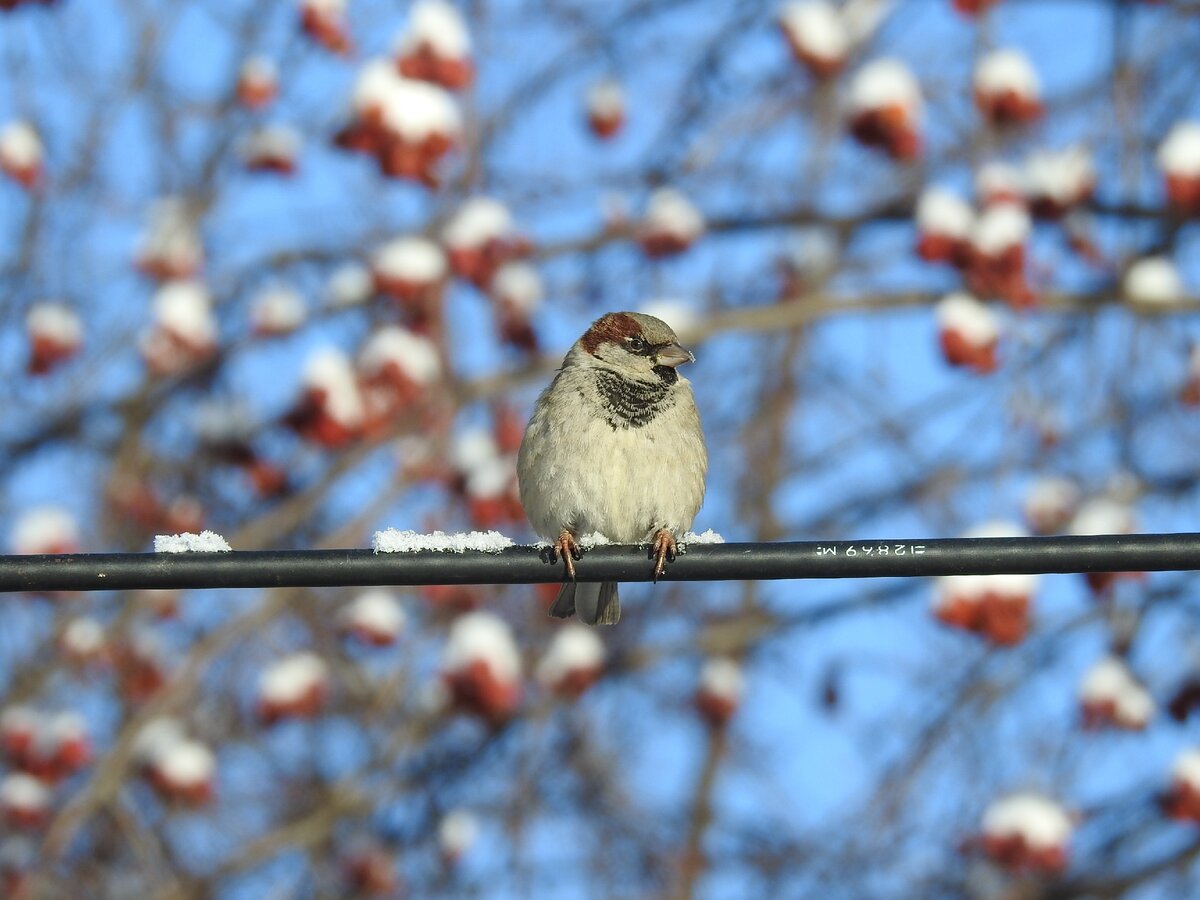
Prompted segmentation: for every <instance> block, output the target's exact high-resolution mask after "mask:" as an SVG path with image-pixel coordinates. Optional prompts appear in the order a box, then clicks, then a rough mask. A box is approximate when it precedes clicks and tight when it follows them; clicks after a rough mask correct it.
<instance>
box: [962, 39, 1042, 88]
mask: <svg viewBox="0 0 1200 900" xmlns="http://www.w3.org/2000/svg"><path fill="white" fill-rule="evenodd" d="M974 85H975V90H977V91H979V92H981V93H984V94H1002V93H1004V92H1006V91H1012V92H1013V93H1014V94H1019V95H1021V96H1022V97H1027V98H1029V99H1031V100H1036V99H1038V97H1039V96H1040V95H1041V92H1042V87H1041V83H1040V82H1039V81H1038V77H1037V72H1035V71H1034V70H1033V64H1032V63H1030V62H1029V57H1027V56H1026V55H1025V54H1024V53H1022V52H1021V51H1020V50H993V51H992V52H991V53H989V54H987V55H986V56H984V57H983V58H982V59H980V60H979V63H978V64H977V65H976V66H975V77H974Z"/></svg>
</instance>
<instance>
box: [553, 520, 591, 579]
mask: <svg viewBox="0 0 1200 900" xmlns="http://www.w3.org/2000/svg"><path fill="white" fill-rule="evenodd" d="M560 555H561V556H562V559H563V564H564V566H565V567H566V570H567V577H568V578H569V579H571V581H574V580H575V560H577V559H582V558H583V551H582V550H580V549H579V543H578V542H577V541H576V540H575V535H573V534H571V532H569V531H564V532H563V533H562V534H560V535H559V536H558V540H557V541H555V542H554V543H553V544H551V545H550V562H552V563H556V562H558V557H559V556H560Z"/></svg>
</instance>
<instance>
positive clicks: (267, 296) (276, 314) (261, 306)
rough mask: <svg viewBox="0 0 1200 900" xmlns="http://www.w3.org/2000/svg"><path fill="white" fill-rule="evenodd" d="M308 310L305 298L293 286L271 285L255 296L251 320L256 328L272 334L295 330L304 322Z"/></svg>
mask: <svg viewBox="0 0 1200 900" xmlns="http://www.w3.org/2000/svg"><path fill="white" fill-rule="evenodd" d="M307 314H308V311H307V310H306V309H305V306H304V298H303V297H301V296H300V294H299V292H298V291H296V290H295V289H293V288H290V287H285V286H277V287H271V288H268V289H267V290H265V291H263V292H262V293H261V294H259V295H258V296H257V297H255V298H254V304H253V306H252V307H251V309H250V320H251V322H252V323H253V325H254V328H255V329H257V330H259V331H265V332H269V333H272V334H282V333H286V332H289V331H295V330H296V329H297V328H299V327H300V326H301V325H303V324H304V319H305V317H306V316H307Z"/></svg>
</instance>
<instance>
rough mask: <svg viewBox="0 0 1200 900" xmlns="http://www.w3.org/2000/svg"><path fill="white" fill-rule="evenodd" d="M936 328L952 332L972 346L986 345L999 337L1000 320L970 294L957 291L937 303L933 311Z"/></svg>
mask: <svg viewBox="0 0 1200 900" xmlns="http://www.w3.org/2000/svg"><path fill="white" fill-rule="evenodd" d="M935 315H936V316H937V323H938V327H939V328H941V329H942V330H944V331H954V332H956V333H957V334H959V335H961V336H962V338H963V339H964V340H966V341H967V342H969V343H971V344H974V345H980V346H982V345H986V344H990V343H993V342H995V341H996V340H998V339H999V337H1000V320H999V319H998V318H997V317H996V314H995V313H994V312H992V310H991V309H990V308H989V307H988V306H986V305H985V304H983V303H980V302H979V301H978V300H976V299H975V298H974V297H972V296H971V295H970V294H967V293H964V292H961V291H957V292H955V293H953V294H948V295H946V297H945V298H944V299H943V300H942V301H941V302H939V303H938V305H937V309H936V311H935Z"/></svg>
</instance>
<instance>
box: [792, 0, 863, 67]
mask: <svg viewBox="0 0 1200 900" xmlns="http://www.w3.org/2000/svg"><path fill="white" fill-rule="evenodd" d="M779 24H780V27H782V28H783V30H784V31H785V32H787V35H788V37H789V38H790V39H791V41H792V42H793V43H794V44H795V45H796V47H798V48H799V49H800V50H801V51H802V52H803V53H805V54H806V56H808V57H812V58H813V59H819V60H822V61H828V62H834V61H837V60H840V59H843V58H844V57H845V56H846V54H847V53H848V52H849V50H850V35H849V34H848V33H847V30H846V25H845V23H844V22H843V21H842V16H841V14H840V13H839V12H838V10H837V8H836V7H835V6H833V5H832V4H831V3H827V2H825V0H806V2H794V3H787V4H785V5H784V6H783V7H782V8H781V9H780V10H779Z"/></svg>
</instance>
